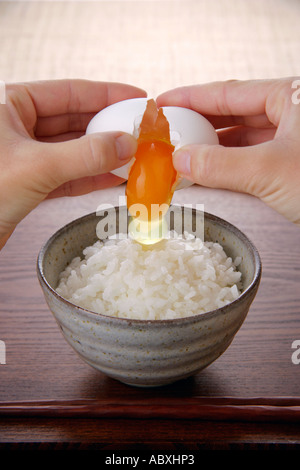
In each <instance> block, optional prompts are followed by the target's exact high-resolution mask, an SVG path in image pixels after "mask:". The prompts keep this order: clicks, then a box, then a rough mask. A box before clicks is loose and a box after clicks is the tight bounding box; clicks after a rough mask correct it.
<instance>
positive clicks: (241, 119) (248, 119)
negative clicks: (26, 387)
mask: <svg viewBox="0 0 300 470" xmlns="http://www.w3.org/2000/svg"><path fill="white" fill-rule="evenodd" d="M202 116H204V117H205V118H206V119H207V120H208V121H209V122H210V123H211V124H212V125H213V126H214V128H215V129H224V128H226V127H232V126H248V127H257V128H266V129H269V128H274V124H272V123H271V122H270V120H269V119H268V117H267V116H266V114H258V115H254V116H212V115H207V114H202Z"/></svg>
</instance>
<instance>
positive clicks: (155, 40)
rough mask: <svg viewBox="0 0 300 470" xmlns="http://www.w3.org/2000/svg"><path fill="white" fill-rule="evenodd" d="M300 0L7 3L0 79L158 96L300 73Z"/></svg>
mask: <svg viewBox="0 0 300 470" xmlns="http://www.w3.org/2000/svg"><path fill="white" fill-rule="evenodd" d="M299 23H300V2H299V0H251V1H249V0H182V1H177V0H167V1H160V0H156V1H143V0H136V1H126V0H123V1H113V0H106V1H63V2H60V1H58V2H57V1H51V0H50V1H35V2H30V1H29V2H28V1H6V2H1V1H0V79H2V80H4V81H7V82H9V81H26V80H36V79H49V78H65V77H76V78H88V79H96V80H110V81H121V82H126V83H131V84H134V85H138V86H140V87H142V88H144V89H146V90H147V92H148V94H149V96H152V97H155V96H157V95H158V94H159V93H160V92H162V91H164V90H166V89H168V88H172V87H176V86H179V85H187V84H191V83H200V82H206V81H211V80H225V79H231V78H239V79H247V78H266V77H267V78H269V77H280V76H289V75H300V24H299Z"/></svg>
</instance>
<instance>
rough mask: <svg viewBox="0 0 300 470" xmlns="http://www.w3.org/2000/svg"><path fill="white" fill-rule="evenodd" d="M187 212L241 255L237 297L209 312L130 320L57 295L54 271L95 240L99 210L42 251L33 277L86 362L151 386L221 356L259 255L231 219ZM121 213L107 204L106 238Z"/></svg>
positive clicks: (254, 279)
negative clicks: (180, 316)
mask: <svg viewBox="0 0 300 470" xmlns="http://www.w3.org/2000/svg"><path fill="white" fill-rule="evenodd" d="M171 208H172V211H175V214H177V215H178V214H179V215H180V214H183V208H182V207H180V206H171ZM185 211H186V209H185ZM190 211H191V213H190V214H191V216H192V219H193V222H195V223H196V222H199V224H198V225H199V227H200V228H199V230H200V231H201V232H203V233H204V239H205V240H207V241H214V242H218V243H220V244H221V245H222V246H223V248H224V250H225V252H226V254H227V255H228V256H230V257H232V259H235V258H236V257H237V256H239V257H241V264H240V265H239V270H240V271H241V272H242V284H243V290H242V293H241V295H240V296H239V297H238V298H237V299H236V300H235V301H233V302H231V303H230V304H228V305H226V306H225V307H222V308H219V309H217V310H213V311H210V312H207V313H199V314H198V315H195V316H192V317H185V318H180V319H174V320H152V321H149V320H148V321H147V320H129V319H122V318H116V317H110V316H109V312H107V315H101V314H96V313H93V312H91V311H88V310H85V309H83V308H81V307H78V306H76V305H73V304H71V303H70V302H69V301H67V300H65V299H64V298H62V297H61V296H60V295H59V294H58V293H57V292H56V291H55V289H56V287H57V284H58V278H59V274H60V273H61V272H62V271H63V270H64V269H65V267H66V265H67V264H68V263H69V262H70V261H71V260H72V259H73V258H74V257H75V256H80V255H81V254H82V251H83V249H84V248H85V247H87V246H90V245H92V244H93V243H95V241H97V239H98V237H97V233H96V231H97V225H98V223H99V215H97V214H96V213H92V214H88V215H86V216H84V217H81V218H80V219H77V220H75V221H73V222H71V223H69V224H68V225H66V226H65V227H63V228H62V229H60V230H59V231H58V232H57V233H55V234H54V235H53V236H52V237H51V238H50V239H49V240H48V241H47V242H46V244H45V245H44V246H43V247H42V249H41V251H40V253H39V256H38V261H37V274H38V279H39V281H40V284H41V287H42V290H43V293H44V296H45V299H46V302H47V304H48V306H49V308H50V310H51V312H52V313H53V315H54V317H55V319H56V321H57V323H58V325H59V327H60V328H61V331H62V333H63V336H64V338H65V339H66V341H67V342H68V343H69V344H70V345H71V346H72V348H73V349H74V350H75V351H76V352H77V353H78V355H79V356H80V357H81V358H82V359H83V360H84V361H85V362H86V363H88V364H89V365H90V366H92V367H94V368H95V369H97V370H99V371H101V372H102V373H104V374H106V375H107V376H109V377H112V378H114V379H116V380H119V381H121V382H124V383H126V384H130V385H135V386H142V387H153V386H161V385H166V384H170V383H173V382H175V381H178V380H180V379H184V378H186V377H189V376H192V375H194V374H196V373H198V372H199V371H201V370H202V369H204V368H205V367H207V366H209V365H210V364H211V363H212V362H213V361H215V360H216V359H217V358H218V357H220V355H221V354H222V353H223V352H224V351H225V350H226V349H227V348H228V346H229V345H230V343H231V342H232V340H233V338H234V336H235V334H236V333H237V332H238V330H239V328H240V327H241V325H242V324H243V322H244V320H245V317H246V315H247V313H248V311H249V308H250V305H251V303H252V302H253V300H254V298H255V295H256V293H257V289H258V287H259V282H260V278H261V260H260V256H259V253H258V252H257V250H256V248H255V247H254V245H253V244H252V242H251V241H250V240H249V239H248V238H247V237H246V236H245V235H244V234H243V233H241V231H240V230H239V229H237V228H236V227H234V226H232V225H231V224H229V223H228V222H226V221H224V220H222V219H220V218H218V217H215V216H213V215H211V214H207V213H205V214H203V212H201V211H197V210H195V209H190ZM124 217H125V219H126V221H127V222H128V219H127V209H126V207H117V208H111V209H108V210H107V212H106V213H105V222H107V223H106V228H107V235H108V236H109V235H114V234H115V233H118V232H119V230H121V229H120V220H123V222H124ZM102 220H103V219H102ZM196 226H197V224H196ZM172 228H173V227H172V226H170V229H172ZM123 229H124V223H122V230H123ZM182 229H183V228H182Z"/></svg>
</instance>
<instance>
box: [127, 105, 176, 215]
mask: <svg viewBox="0 0 300 470" xmlns="http://www.w3.org/2000/svg"><path fill="white" fill-rule="evenodd" d="M139 131H140V132H139V137H138V148H137V152H136V155H135V159H134V163H133V164H132V166H131V168H130V171H129V176H128V182H127V187H126V196H127V207H128V211H129V213H130V214H131V216H132V217H133V218H135V219H138V220H141V221H143V222H145V221H146V222H148V223H149V222H150V223H152V222H155V221H157V220H158V218H159V217H162V216H163V215H165V213H166V212H167V210H168V208H169V205H170V203H171V200H172V197H173V193H174V189H175V184H176V181H177V172H176V171H175V169H174V167H173V163H172V153H173V151H174V146H173V145H172V144H171V141H170V128H169V123H168V121H167V119H166V117H165V116H164V114H163V111H162V109H157V106H156V103H155V101H154V100H149V101H148V102H147V107H146V111H145V113H144V115H143V118H142V122H141V125H140V129H139Z"/></svg>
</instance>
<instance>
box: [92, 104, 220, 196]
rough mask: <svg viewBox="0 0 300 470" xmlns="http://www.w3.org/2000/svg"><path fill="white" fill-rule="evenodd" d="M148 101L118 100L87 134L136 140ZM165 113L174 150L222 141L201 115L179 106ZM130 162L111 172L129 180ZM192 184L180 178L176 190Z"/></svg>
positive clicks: (100, 113) (102, 113)
mask: <svg viewBox="0 0 300 470" xmlns="http://www.w3.org/2000/svg"><path fill="white" fill-rule="evenodd" d="M147 100H148V98H134V99H130V100H124V101H119V102H118V103H115V104H112V105H110V106H108V107H107V108H104V109H103V110H102V111H100V112H99V113H98V114H96V115H95V116H94V117H93V119H92V120H91V121H90V122H89V124H88V126H87V129H86V134H92V133H95V132H111V131H122V132H126V133H128V134H131V135H134V136H136V137H137V134H136V133H137V130H138V126H139V124H140V122H141V119H142V116H143V114H144V112H145V109H146V105H147ZM162 109H163V113H164V115H165V116H166V118H167V120H168V121H169V125H170V138H171V142H172V144H173V145H174V147H175V150H177V149H179V148H180V147H183V146H184V145H189V144H212V145H213V144H218V143H219V139H218V135H217V133H216V131H215V129H214V127H213V126H212V125H211V124H210V122H209V121H208V120H207V119H205V118H204V117H203V116H201V114H198V113H197V112H195V111H192V110H191V109H187V108H180V107H177V106H166V107H163V108H162ZM130 165H131V162H129V163H127V164H125V165H123V166H122V167H120V168H117V169H116V170H113V171H112V172H111V173H113V174H115V175H117V176H119V177H121V178H124V179H128V170H129V168H130ZM192 184H193V183H192V182H191V181H189V180H187V179H185V178H180V179H179V181H178V184H177V186H176V190H178V189H182V188H186V187H188V186H190V185H192Z"/></svg>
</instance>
